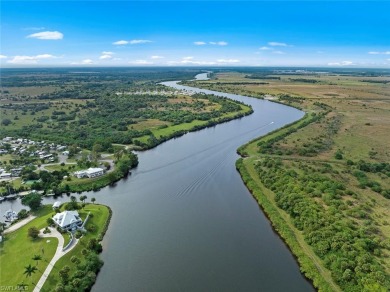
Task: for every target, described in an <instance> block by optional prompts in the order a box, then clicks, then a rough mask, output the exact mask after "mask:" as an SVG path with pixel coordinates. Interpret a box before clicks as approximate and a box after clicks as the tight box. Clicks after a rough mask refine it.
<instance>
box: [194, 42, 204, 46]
mask: <svg viewBox="0 0 390 292" xmlns="http://www.w3.org/2000/svg"><path fill="white" fill-rule="evenodd" d="M205 44H206V43H205V42H194V45H197V46H203V45H205Z"/></svg>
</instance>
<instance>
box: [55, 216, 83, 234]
mask: <svg viewBox="0 0 390 292" xmlns="http://www.w3.org/2000/svg"><path fill="white" fill-rule="evenodd" d="M53 221H54V223H55V224H56V225H57V226H58V227H60V228H61V229H62V230H66V231H74V230H77V229H78V228H79V227H81V226H82V225H83V221H82V220H81V218H80V215H79V213H78V212H77V211H64V212H62V213H58V214H56V215H54V217H53Z"/></svg>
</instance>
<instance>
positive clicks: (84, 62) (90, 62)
mask: <svg viewBox="0 0 390 292" xmlns="http://www.w3.org/2000/svg"><path fill="white" fill-rule="evenodd" d="M81 64H82V65H90V64H93V61H92V60H91V59H84V60H82V61H81Z"/></svg>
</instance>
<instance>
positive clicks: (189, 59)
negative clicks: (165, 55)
mask: <svg viewBox="0 0 390 292" xmlns="http://www.w3.org/2000/svg"><path fill="white" fill-rule="evenodd" d="M167 64H168V65H215V64H217V63H216V62H210V61H196V60H194V57H192V56H188V57H183V58H182V59H181V60H180V61H168V62H167Z"/></svg>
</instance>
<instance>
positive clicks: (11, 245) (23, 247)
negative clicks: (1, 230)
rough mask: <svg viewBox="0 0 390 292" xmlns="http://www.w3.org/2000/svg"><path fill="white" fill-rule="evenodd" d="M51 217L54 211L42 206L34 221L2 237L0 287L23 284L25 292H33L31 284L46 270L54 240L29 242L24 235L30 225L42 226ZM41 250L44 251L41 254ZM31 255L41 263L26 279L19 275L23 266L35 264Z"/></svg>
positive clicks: (46, 239)
mask: <svg viewBox="0 0 390 292" xmlns="http://www.w3.org/2000/svg"><path fill="white" fill-rule="evenodd" d="M53 214H54V212H53V210H52V208H51V206H44V207H43V208H42V209H41V210H40V211H39V212H38V213H37V215H38V216H39V217H38V218H36V219H34V220H33V221H31V222H29V223H28V224H27V225H25V226H23V227H22V228H20V229H18V230H16V231H14V232H12V233H9V234H6V235H5V240H4V241H3V242H2V243H0V287H2V286H16V285H19V284H21V283H24V284H25V285H28V290H27V291H32V290H33V288H34V287H33V284H32V283H37V282H38V280H39V278H40V277H41V275H42V273H43V271H44V270H45V269H46V267H47V265H48V263H49V262H50V260H51V259H52V257H53V255H54V253H55V251H56V249H57V246H58V240H57V238H45V239H43V238H38V239H36V240H32V239H30V238H29V237H28V236H27V230H28V229H29V228H30V227H32V226H35V227H37V228H38V229H41V228H43V227H45V226H46V225H47V224H46V220H47V218H49V217H51V216H52V215H53ZM48 240H50V242H48ZM42 249H43V251H44V253H43V254H42ZM34 255H41V256H42V258H43V260H41V261H39V262H38V265H37V268H38V271H36V272H35V273H34V274H33V275H32V277H31V278H26V276H25V275H23V272H24V267H25V266H28V265H29V264H31V265H33V266H35V265H36V261H33V260H32V257H33V256H34Z"/></svg>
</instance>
